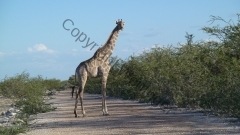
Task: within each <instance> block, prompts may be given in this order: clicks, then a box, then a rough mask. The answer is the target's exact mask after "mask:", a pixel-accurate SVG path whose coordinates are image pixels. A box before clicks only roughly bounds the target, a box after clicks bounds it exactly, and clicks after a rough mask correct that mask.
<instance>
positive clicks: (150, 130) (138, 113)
mask: <svg viewBox="0 0 240 135" xmlns="http://www.w3.org/2000/svg"><path fill="white" fill-rule="evenodd" d="M70 93H71V90H70V89H67V90H65V91H61V92H59V93H57V94H56V95H54V96H53V99H51V100H50V102H52V103H53V106H55V107H57V109H56V110H55V111H52V112H48V113H43V114H38V115H36V116H33V117H36V120H35V123H34V124H33V127H32V129H31V130H30V131H29V132H27V133H25V134H27V135H76V134H81V135H83V134H89V135H93V134H96V135H103V134H104V135H107V134H116V135H119V134H161V135H164V134H169V135H174V134H186V135H192V134H203V135H205V134H206V135H213V134H240V124H239V123H230V122H229V120H227V119H220V118H218V117H215V116H205V115H204V114H203V113H199V112H196V111H195V112H193V111H171V112H170V113H168V114H166V111H163V110H161V109H160V107H153V106H151V105H149V104H144V103H138V102H136V101H129V100H121V99H116V98H107V104H108V111H109V114H110V115H109V116H102V112H101V108H102V107H101V96H100V95H97V94H96V95H95V94H94V95H92V94H84V104H85V110H86V114H87V117H79V118H75V117H74V114H73V108H74V103H75V98H71V96H70V95H71V94H70ZM80 113H81V111H80V104H79V107H78V114H80ZM80 116H82V115H80Z"/></svg>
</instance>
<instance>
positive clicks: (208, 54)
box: [86, 15, 240, 118]
mask: <svg viewBox="0 0 240 135" xmlns="http://www.w3.org/2000/svg"><path fill="white" fill-rule="evenodd" d="M238 17H239V15H238ZM218 20H220V21H223V22H225V23H226V25H227V26H225V27H222V28H221V27H219V26H213V27H204V28H202V30H203V31H204V32H206V33H208V34H209V35H211V36H215V37H217V38H218V39H219V40H220V41H198V42H193V38H194V36H193V35H192V34H188V33H186V36H185V37H186V39H187V43H186V44H182V45H179V47H178V48H175V47H172V46H167V47H157V46H156V47H155V48H152V49H151V50H149V51H145V52H143V53H142V54H141V55H139V56H131V57H130V58H129V59H128V60H127V61H123V60H121V59H118V58H112V59H111V60H114V64H112V68H111V71H110V74H109V78H108V84H107V89H108V91H107V93H108V95H111V96H116V97H122V98H124V99H136V100H139V101H142V102H151V103H154V104H176V105H178V106H179V107H191V108H204V109H207V110H211V111H214V112H215V113H218V114H221V115H228V116H234V117H238V118H240V89H239V88H240V19H238V22H237V24H234V23H232V22H227V21H225V20H223V19H222V18H220V17H215V16H213V17H212V20H211V21H212V22H214V21H218ZM99 82H100V80H95V81H90V82H88V83H89V84H88V85H87V87H86V89H91V90H92V91H94V90H98V91H99V90H100V89H101V85H100V83H99Z"/></svg>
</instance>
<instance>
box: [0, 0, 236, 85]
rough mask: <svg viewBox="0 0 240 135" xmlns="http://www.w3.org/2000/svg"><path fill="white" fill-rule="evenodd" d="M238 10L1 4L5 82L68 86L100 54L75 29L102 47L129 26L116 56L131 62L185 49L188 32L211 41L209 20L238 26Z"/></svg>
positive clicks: (159, 0) (164, 4) (184, 2)
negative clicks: (29, 79) (19, 77)
mask: <svg viewBox="0 0 240 135" xmlns="http://www.w3.org/2000/svg"><path fill="white" fill-rule="evenodd" d="M239 5H240V1H239V0H221V1H220V0H211V1H210V0H198V1H197V0H195V1H190V0H181V1H173V0H152V1H147V0H131V1H127V0H125V1H114V0H105V1H93V0H89V1H80V0H78V1H77V0H76V1H73V0H70V1H60V0H51V1H47V0H41V1H16V0H11V1H10V0H1V1H0V24H1V25H0V65H1V66H0V80H2V79H4V77H5V76H9V77H11V76H14V75H16V74H19V73H22V72H23V71H27V72H28V73H30V76H33V77H34V76H37V75H42V76H43V77H44V78H56V79H61V80H67V79H68V78H69V76H70V75H73V74H74V72H75V69H76V67H77V66H78V64H79V63H80V62H82V61H84V60H86V59H88V58H90V57H91V56H92V55H93V54H94V52H95V51H96V49H97V48H98V47H94V48H93V49H92V50H90V49H91V47H90V46H89V47H87V48H83V47H82V46H85V45H86V42H87V40H85V41H83V42H79V41H77V42H75V40H76V38H77V37H73V36H72V35H71V30H72V29H74V28H77V29H79V30H80V32H84V33H85V34H86V35H87V39H88V38H89V39H90V40H89V41H91V42H93V41H94V42H95V43H97V44H98V45H102V44H104V43H105V42H106V40H107V38H108V36H109V34H110V32H111V31H112V30H113V28H114V27H115V26H116V24H115V21H116V20H117V19H123V21H124V22H126V25H125V28H124V30H123V31H121V32H120V35H119V38H118V40H117V44H116V47H115V49H114V53H113V55H112V56H118V57H120V58H122V59H127V58H128V57H129V56H130V55H133V54H135V55H136V54H139V53H141V52H142V51H143V50H144V49H150V48H151V47H153V46H154V45H155V44H158V45H159V46H167V45H173V46H177V43H185V34H186V32H188V33H190V34H194V36H195V37H194V41H196V40H208V39H209V38H210V37H209V35H207V34H205V33H203V32H202V31H201V30H200V29H201V28H202V27H204V26H213V25H210V23H209V22H208V21H209V20H210V15H215V16H220V17H222V18H224V19H226V20H229V19H232V20H234V21H235V22H236V20H237V16H236V14H237V13H240V8H239ZM66 19H71V20H72V21H73V22H74V26H73V25H71V23H69V22H68V23H66V27H67V28H69V29H70V31H67V30H65V29H64V28H63V22H64V21H65V20H66ZM217 24H219V25H223V24H221V23H220V22H219V23H215V24H214V25H217ZM73 34H76V33H73ZM213 40H214V39H213Z"/></svg>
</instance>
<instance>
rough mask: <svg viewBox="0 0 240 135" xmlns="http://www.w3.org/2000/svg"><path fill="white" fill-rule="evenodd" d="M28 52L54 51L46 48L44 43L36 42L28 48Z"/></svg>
mask: <svg viewBox="0 0 240 135" xmlns="http://www.w3.org/2000/svg"><path fill="white" fill-rule="evenodd" d="M28 51H29V52H47V53H54V52H56V51H54V50H51V49H48V48H47V47H46V46H45V45H44V44H36V45H35V46H33V47H29V48H28Z"/></svg>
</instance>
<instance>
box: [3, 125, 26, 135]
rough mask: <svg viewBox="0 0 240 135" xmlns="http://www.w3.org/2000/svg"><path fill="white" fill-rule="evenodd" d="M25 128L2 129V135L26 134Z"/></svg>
mask: <svg viewBox="0 0 240 135" xmlns="http://www.w3.org/2000/svg"><path fill="white" fill-rule="evenodd" d="M26 130H27V127H25V126H20V127H19V126H13V127H0V135H17V134H19V133H24V132H26Z"/></svg>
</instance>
